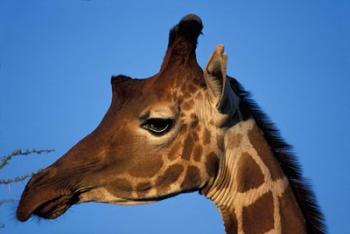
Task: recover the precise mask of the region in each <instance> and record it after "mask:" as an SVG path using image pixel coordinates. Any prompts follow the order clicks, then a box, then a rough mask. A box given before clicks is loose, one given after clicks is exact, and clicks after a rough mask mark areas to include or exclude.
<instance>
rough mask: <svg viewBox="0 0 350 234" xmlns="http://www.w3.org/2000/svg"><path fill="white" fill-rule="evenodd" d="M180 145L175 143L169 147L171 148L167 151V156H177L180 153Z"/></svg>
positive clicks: (171, 157) (171, 158)
mask: <svg viewBox="0 0 350 234" xmlns="http://www.w3.org/2000/svg"><path fill="white" fill-rule="evenodd" d="M180 146H181V144H177V143H175V144H174V146H173V147H172V148H171V150H170V151H169V154H168V158H169V159H170V160H174V159H175V158H177V157H178V156H179V155H180V154H179V149H180Z"/></svg>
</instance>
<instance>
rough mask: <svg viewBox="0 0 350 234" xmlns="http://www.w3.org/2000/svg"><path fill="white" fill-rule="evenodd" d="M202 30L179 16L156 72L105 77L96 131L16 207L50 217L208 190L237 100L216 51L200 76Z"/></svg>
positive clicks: (38, 179)
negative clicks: (107, 91)
mask: <svg viewBox="0 0 350 234" xmlns="http://www.w3.org/2000/svg"><path fill="white" fill-rule="evenodd" d="M202 28H203V26H202V22H201V20H200V18H199V17H197V16H195V15H188V16H186V17H184V18H183V19H182V20H181V21H180V22H179V23H178V24H177V25H176V26H175V27H174V28H173V29H172V30H171V31H170V35H169V44H168V49H167V52H166V55H165V57H164V60H163V63H162V66H161V69H160V71H159V72H158V73H157V74H155V75H154V76H152V77H150V78H148V79H132V78H129V77H126V76H123V75H119V76H116V77H113V78H112V80H111V83H112V92H113V96H112V103H111V106H110V108H109V110H108V112H107V113H106V115H105V117H104V118H103V120H102V121H101V123H100V124H99V126H98V127H97V128H96V129H95V130H94V131H93V132H92V133H91V134H89V135H88V136H86V137H85V138H84V139H82V140H81V141H80V142H79V143H77V144H76V145H75V146H73V147H72V148H71V149H70V150H69V151H68V152H67V153H66V154H65V155H63V156H62V157H61V158H60V159H58V160H57V161H56V162H55V163H53V164H52V165H51V166H49V167H48V168H46V169H44V170H43V171H41V172H39V173H38V174H36V175H34V176H33V177H32V178H31V180H30V181H29V182H28V184H27V186H26V188H25V191H24V192H23V194H22V198H21V201H20V204H19V207H18V209H17V217H18V219H19V220H22V221H25V220H27V219H28V218H29V217H30V216H31V214H35V215H38V216H40V217H45V218H56V217H58V216H59V215H61V214H62V213H63V212H64V211H66V210H67V209H68V208H69V207H70V206H71V205H73V204H76V203H80V202H88V201H95V202H107V203H114V204H141V203H146V202H151V201H157V200H161V199H164V198H167V197H170V196H173V195H176V194H179V193H182V192H190V191H196V190H199V191H201V190H203V189H205V188H207V187H208V186H210V185H211V184H212V183H213V181H214V180H215V176H216V174H217V171H218V169H219V166H220V159H221V158H222V155H223V151H224V149H223V147H224V138H223V135H224V133H225V129H227V128H228V127H229V126H231V125H232V124H234V123H233V122H232V119H234V118H232V117H233V116H234V115H235V113H236V110H237V108H238V97H237V96H235V94H234V93H233V91H232V89H231V88H230V87H229V82H227V79H226V60H227V56H226V54H225V53H224V48H223V46H222V45H218V46H217V47H216V49H215V51H214V53H213V55H212V57H211V58H210V59H209V62H208V65H207V66H206V68H205V71H204V72H203V70H202V69H201V68H200V67H199V65H198V63H197V60H196V54H195V49H196V45H197V39H198V36H199V35H200V33H201V30H202Z"/></svg>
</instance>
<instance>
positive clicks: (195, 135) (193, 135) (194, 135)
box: [191, 131, 199, 142]
mask: <svg viewBox="0 0 350 234" xmlns="http://www.w3.org/2000/svg"><path fill="white" fill-rule="evenodd" d="M191 135H192V137H193V141H194V142H198V140H199V137H198V134H197V132H196V131H193V132H192V134H191Z"/></svg>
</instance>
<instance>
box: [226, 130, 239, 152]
mask: <svg viewBox="0 0 350 234" xmlns="http://www.w3.org/2000/svg"><path fill="white" fill-rule="evenodd" d="M242 138H243V136H242V134H240V133H238V134H234V135H232V136H231V137H230V138H229V142H228V146H227V147H230V148H231V149H234V148H237V147H239V146H240V144H241V142H242Z"/></svg>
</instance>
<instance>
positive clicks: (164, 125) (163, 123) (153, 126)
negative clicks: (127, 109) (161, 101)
mask: <svg viewBox="0 0 350 234" xmlns="http://www.w3.org/2000/svg"><path fill="white" fill-rule="evenodd" d="M173 124H174V121H173V120H172V119H161V118H151V119H148V120H146V121H145V122H144V123H143V124H141V127H142V128H143V129H146V130H147V131H148V132H150V133H151V134H152V135H155V136H163V135H165V134H166V133H167V132H169V131H170V129H171V128H172V126H173Z"/></svg>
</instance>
